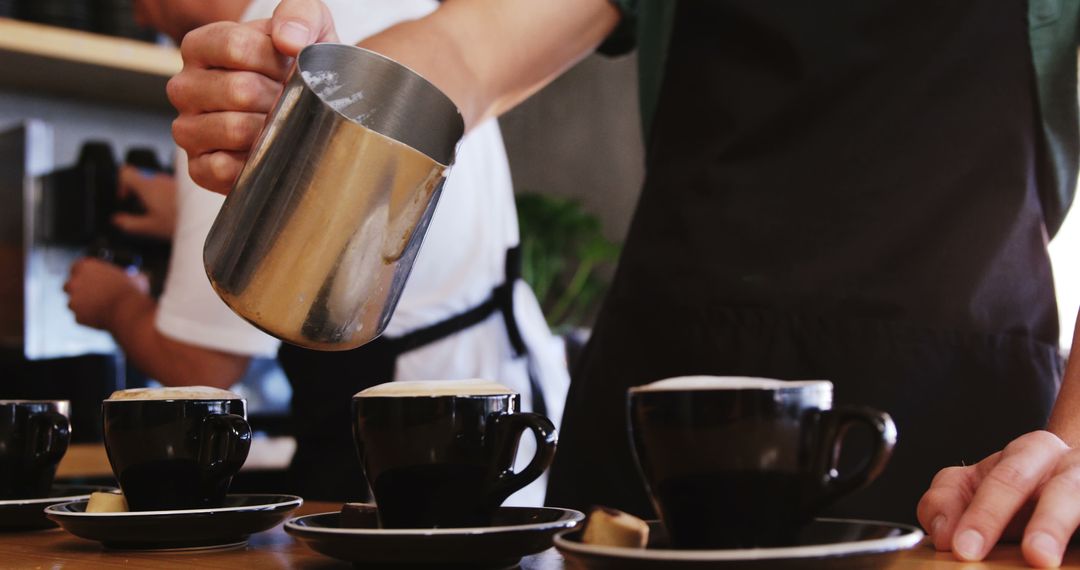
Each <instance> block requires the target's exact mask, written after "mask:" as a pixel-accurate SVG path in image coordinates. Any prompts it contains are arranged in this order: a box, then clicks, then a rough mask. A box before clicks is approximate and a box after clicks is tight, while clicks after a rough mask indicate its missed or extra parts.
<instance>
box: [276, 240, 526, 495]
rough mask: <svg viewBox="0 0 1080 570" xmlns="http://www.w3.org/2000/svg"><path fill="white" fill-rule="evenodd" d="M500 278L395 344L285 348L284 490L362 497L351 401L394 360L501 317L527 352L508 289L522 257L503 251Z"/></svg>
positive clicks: (389, 373)
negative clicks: (290, 452)
mask: <svg viewBox="0 0 1080 570" xmlns="http://www.w3.org/2000/svg"><path fill="white" fill-rule="evenodd" d="M505 265H506V275H505V280H504V281H503V283H501V284H500V285H498V286H496V287H495V288H494V289H492V292H491V296H490V297H488V298H487V299H486V300H485V301H484V302H482V303H480V304H479V305H476V306H475V307H473V308H471V309H469V310H467V311H465V312H463V313H461V314H459V315H455V316H452V317H450V318H448V319H446V320H444V321H440V322H438V323H434V324H432V325H429V326H426V327H423V328H421V329H417V330H414V331H411V332H409V333H407V334H405V335H402V336H399V337H379V338H376V339H375V340H374V341H372V342H369V343H368V344H366V345H364V346H361V347H360V348H356V349H353V350H346V351H339V352H326V351H318V350H308V349H305V348H300V347H297V346H293V345H290V344H283V345H282V346H281V349H280V350H279V351H278V361H279V362H280V363H281V367H282V369H283V370H284V371H285V375H286V376H287V377H288V378H289V383H290V385H291V386H292V389H293V396H292V410H291V417H290V421H291V425H292V433H293V436H294V437H295V438H296V443H297V446H296V454H295V455H294V456H293V460H292V462H291V464H290V466H289V481H290V491H291V492H294V493H296V494H298V495H300V496H302V497H304V498H306V499H309V500H323V501H358V500H366V499H367V496H368V488H367V481H366V479H365V478H364V475H363V471H362V470H361V468H360V461H359V459H358V458H357V454H356V448H355V447H354V445H353V437H352V419H351V418H352V411H351V408H350V406H351V405H352V404H351V402H352V396H353V394H355V393H357V392H359V391H361V390H363V389H365V388H369V387H371V386H374V385H376V384H381V383H383V382H389V381H391V380H393V379H394V368H395V364H396V362H397V358H398V357H399V356H401V355H402V354H405V353H407V352H409V351H411V350H416V349H418V348H420V347H423V346H426V345H428V344H431V343H433V342H435V341H438V340H441V339H444V338H446V337H448V336H450V335H453V334H456V333H458V332H460V331H463V330H465V329H467V328H469V327H471V326H474V325H477V324H480V323H482V322H484V321H485V320H487V319H488V318H491V317H492V316H493V315H494V313H501V315H502V319H503V322H504V323H505V325H506V334H507V337H508V338H509V340H510V346H511V348H512V349H513V351H514V356H515V357H528V348H527V347H526V345H525V341H524V339H523V338H522V336H521V331H520V330H519V329H518V326H517V322H516V321H515V318H514V284H515V282H516V281H517V280H518V279H520V277H521V253H520V250H519V248H517V247H515V248H512V249H510V250H508V251H507V252H506V264H505ZM529 383H530V388H531V395H532V402H533V406H532V407H533V410H532V411H535V412H536V413H539V414H546V411H547V407H546V405H545V402H544V394H543V392H542V390H541V387H540V385H539V382H538V379H537V378H536V376H535V375H534V374H532V370H531V367H530V374H529Z"/></svg>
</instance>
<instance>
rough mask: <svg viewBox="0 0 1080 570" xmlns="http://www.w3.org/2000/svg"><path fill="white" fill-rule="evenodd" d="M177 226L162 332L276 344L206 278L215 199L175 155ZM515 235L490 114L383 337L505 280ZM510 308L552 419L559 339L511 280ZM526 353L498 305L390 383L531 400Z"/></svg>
mask: <svg viewBox="0 0 1080 570" xmlns="http://www.w3.org/2000/svg"><path fill="white" fill-rule="evenodd" d="M324 1H325V3H326V4H327V6H329V7H330V10H331V13H332V14H333V15H334V21H335V24H336V26H337V32H338V37H339V38H340V39H341V41H342V42H344V43H350V44H353V43H356V42H358V41H359V40H361V39H363V38H365V37H367V36H369V35H372V34H374V33H376V32H378V31H380V30H382V29H384V28H386V27H388V26H391V25H393V24H396V23H398V22H401V21H404V20H408V19H414V18H418V17H422V16H424V15H426V14H428V13H429V12H431V11H432V10H434V9H435V8H436V7H437V6H438V3H437V2H435V1H434V0H324ZM277 3H278V2H277V0H254V1H253V2H252V3H251V4H250V5H249V6H248V9H247V11H246V12H245V14H244V18H243V19H244V20H245V21H247V20H254V19H259V18H267V17H270V15H272V13H273V10H274V7H275V6H276V5H277ZM176 178H177V224H176V233H175V235H174V236H173V251H172V259H171V261H170V264H169V273H168V276H167V278H166V281H165V289H164V292H163V294H162V296H161V299H160V302H159V305H158V311H157V320H156V324H157V329H158V330H159V331H160V332H161V333H162V334H164V335H166V336H168V337H170V338H174V339H176V340H180V341H182V342H186V343H189V344H193V345H196V346H202V347H206V348H211V349H216V350H222V351H226V352H233V353H237V354H245V355H251V356H272V355H274V354H275V352H276V351H277V348H278V345H279V342H280V341H278V340H277V339H275V338H273V337H271V336H268V335H266V334H264V333H262V332H261V331H259V330H257V329H256V328H255V327H253V326H252V325H250V324H248V323H247V322H246V321H244V320H243V319H241V318H240V317H238V316H236V314H235V313H233V312H232V311H231V310H230V309H229V308H228V307H227V306H226V305H225V303H224V302H222V301H221V299H219V298H218V296H217V294H215V293H214V291H213V289H212V288H211V287H210V283H209V281H208V280H207V278H206V272H205V270H204V268H203V261H202V249H203V242H204V241H205V240H206V235H207V233H208V232H209V230H210V226H211V224H212V223H213V221H214V218H215V217H216V216H217V212H218V210H219V209H220V208H221V204H222V202H223V200H224V197H222V196H221V195H219V194H215V193H212V192H208V191H206V190H204V189H202V188H200V187H198V186H196V185H195V183H194V182H193V181H192V180H191V178H190V176H189V175H188V169H187V160H186V157H185V156H184V153H183V152H179V153H178V156H177V161H176ZM517 243H518V226H517V215H516V210H515V206H514V196H513V184H512V181H511V178H510V167H509V164H508V162H507V158H506V151H505V149H504V147H503V141H502V134H501V133H500V131H499V126H498V123H497V122H496V121H495V120H490V121H488V122H485V123H484V124H482V125H479V126H477V127H476V128H474V129H473V130H472V131H470V133H469V134H468V135H467V136H466V137H465V138H464V139H463V140H462V142H461V144H460V146H459V148H458V153H457V157H456V161H455V163H454V165H453V167H452V168H451V170H450V174H449V175H448V177H447V181H446V184H445V186H444V188H443V192H442V197H441V198H440V200H439V204H438V207H437V209H436V211H435V215H434V217H433V218H432V221H431V224H430V225H429V227H428V231H427V235H426V237H425V239H424V244H423V246H422V247H421V249H420V252H419V254H418V255H417V258H416V261H415V263H414V265H413V269H412V272H411V274H410V276H409V281H408V283H407V284H406V286H405V290H404V291H403V292H402V295H401V299H400V300H399V301H398V305H397V308H396V310H395V312H394V316H393V318H392V319H391V320H390V323H389V325H388V326H387V329H386V332H385V333H384V334H386V335H387V336H391V337H393V336H400V335H402V334H404V333H407V332H409V331H412V330H416V329H418V328H421V327H424V326H427V325H430V324H433V323H436V322H439V321H442V320H444V319H446V318H449V317H452V316H454V315H457V314H460V313H462V312H464V311H466V310H468V309H470V308H472V307H474V306H476V305H478V304H480V303H481V302H483V301H484V300H486V299H487V298H488V297H489V296H490V295H491V290H492V288H494V287H495V286H497V285H499V284H500V283H502V282H503V281H504V277H505V257H506V250H507V249H508V248H510V247H513V246H514V245H516V244H517ZM514 314H515V319H516V321H517V323H518V326H519V328H520V329H521V332H522V336H523V337H524V340H525V343H526V345H527V346H528V348H529V353H530V356H531V360H532V364H533V366H534V373H535V374H536V376H537V378H538V379H539V380H540V383H541V384H542V386H543V389H544V400H545V403H546V404H547V415H548V417H549V418H550V419H551V420H552V421H553V422H554V423H555V425H559V422H560V420H561V419H562V411H563V405H564V403H565V399H566V390H567V388H568V386H569V384H570V378H569V374H568V373H567V370H566V360H565V355H564V352H563V347H562V343H561V342H560V341H559V340H558V339H557V338H555V337H554V336H553V335H552V334H551V332H550V330H549V329H548V327H547V324H546V322H545V321H544V316H543V314H542V312H541V310H540V306H539V304H538V303H537V301H536V297H535V296H534V295H533V292H532V290H531V289H530V288H529V287H528V285H526V284H525V283H524V282H523V281H520V280H519V281H518V282H517V283H516V284H515V287H514ZM528 365H529V364H528V361H527V360H526V359H524V358H515V357H514V354H513V350H512V348H511V346H510V342H509V339H508V337H507V333H506V327H505V324H504V322H503V318H502V315H501V314H500V313H498V312H496V313H495V314H493V315H491V316H490V317H489V318H488V319H486V320H485V321H483V322H482V323H480V324H478V325H475V326H473V327H470V328H468V329H466V330H465V331H462V332H460V333H457V334H454V335H451V336H450V337H447V338H445V339H442V340H440V341H438V342H434V343H432V344H430V345H427V346H424V347H421V348H419V349H417V350H414V351H411V352H408V353H405V354H403V355H402V356H401V357H399V358H398V360H397V366H396V372H395V376H394V379H395V380H452V379H460V378H487V379H492V380H497V381H498V382H500V383H502V384H504V385H506V386H508V387H509V388H511V389H512V390H514V391H516V392H518V393H519V394H521V400H522V406H523V408H524V409H525V410H531V409H532V401H531V400H532V398H531V392H530V389H529V380H528ZM533 449H535V448H534V446H533V442H532V438H529V437H526V438H524V439H523V441H522V448H521V451H520V453H519V463H520V462H521V461H527V460H528V459H529V458H531V457H532V453H533ZM543 486H544V483H543V481H542V480H541V481H538V482H537V483H536V484H534V485H530V486H529V487H527V488H526V489H525V490H523V491H522V492H521V493H519V494H517V495H515V496H514V497H512V498H511V500H510V501H508V504H539V503H540V502H541V501H542V499H543Z"/></svg>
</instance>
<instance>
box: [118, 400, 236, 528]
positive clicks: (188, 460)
mask: <svg viewBox="0 0 1080 570" xmlns="http://www.w3.org/2000/svg"><path fill="white" fill-rule="evenodd" d="M102 419H103V421H104V424H105V426H104V428H105V429H104V431H105V450H106V451H107V452H108V456H109V463H110V464H111V465H112V469H113V473H114V474H115V475H116V479H117V481H118V482H119V483H120V489H121V490H122V491H123V493H124V497H125V499H126V500H127V503H128V507H129V508H130V509H131V510H132V511H158V510H176V509H203V508H213V507H220V506H221V505H222V504H223V503H224V501H225V494H226V492H227V491H228V489H229V484H230V483H231V482H232V478H233V476H234V475H236V473H237V472H238V471H239V470H240V466H241V465H243V464H244V460H245V459H247V454H248V448H249V447H250V445H251V427H250V426H249V425H248V423H247V410H246V403H245V402H244V400H243V398H241V397H240V396H239V395H238V394H236V393H234V392H230V391H228V390H220V389H217V388H209V387H205V386H187V387H176V388H139V389H133V390H120V391H118V392H114V393H113V394H112V396H110V397H109V399H107V400H105V402H103V403H102Z"/></svg>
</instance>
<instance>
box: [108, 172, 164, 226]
mask: <svg viewBox="0 0 1080 570" xmlns="http://www.w3.org/2000/svg"><path fill="white" fill-rule="evenodd" d="M118 193H119V196H120V197H121V198H124V197H126V196H129V195H134V196H135V197H136V198H138V200H139V202H141V203H142V205H143V206H144V207H145V208H146V212H145V213H142V214H129V213H126V212H120V213H118V214H116V215H114V216H113V219H112V221H113V224H115V225H116V227H118V228H120V229H121V230H123V231H125V232H127V233H129V234H134V235H140V236H146V237H154V238H158V239H163V240H168V239H170V238H172V234H173V231H174V230H175V229H176V180H175V179H174V178H173V177H172V176H169V175H168V174H160V173H148V172H145V171H142V170H140V169H138V168H135V167H133V166H127V165H125V166H124V167H123V168H121V169H120V188H119V192H118Z"/></svg>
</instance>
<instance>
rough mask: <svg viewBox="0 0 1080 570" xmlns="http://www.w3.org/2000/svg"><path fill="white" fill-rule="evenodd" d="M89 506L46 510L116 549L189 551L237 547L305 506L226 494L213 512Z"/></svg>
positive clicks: (296, 500) (295, 500)
mask: <svg viewBox="0 0 1080 570" xmlns="http://www.w3.org/2000/svg"><path fill="white" fill-rule="evenodd" d="M86 503H87V501H85V500H82V501H74V502H71V503H64V504H60V505H54V506H51V507H49V508H47V509H45V516H47V517H49V518H50V519H52V520H53V521H55V522H57V523H58V524H59V525H60V526H62V527H64V530H66V531H68V532H70V533H71V534H74V535H75V536H78V537H80V538H85V539H89V540H96V541H98V542H100V543H102V544H103V545H105V547H106V548H112V549H118V550H179V549H182V550H190V549H203V548H223V547H226V548H227V547H234V546H241V545H243V544H244V543H246V542H247V538H248V536H250V535H252V534H254V533H256V532H261V531H264V530H268V529H271V528H273V527H275V526H277V524H278V523H280V522H281V521H283V520H285V518H287V517H288V516H289V514H290V513H292V512H293V511H295V510H296V509H297V507H299V506H300V505H302V504H303V503H304V500H303V499H301V498H300V497H294V496H293V495H239V494H238V495H229V496H228V497H226V498H225V505H224V506H222V507H220V508H215V509H190V510H178V511H135V512H125V513H88V512H86Z"/></svg>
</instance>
